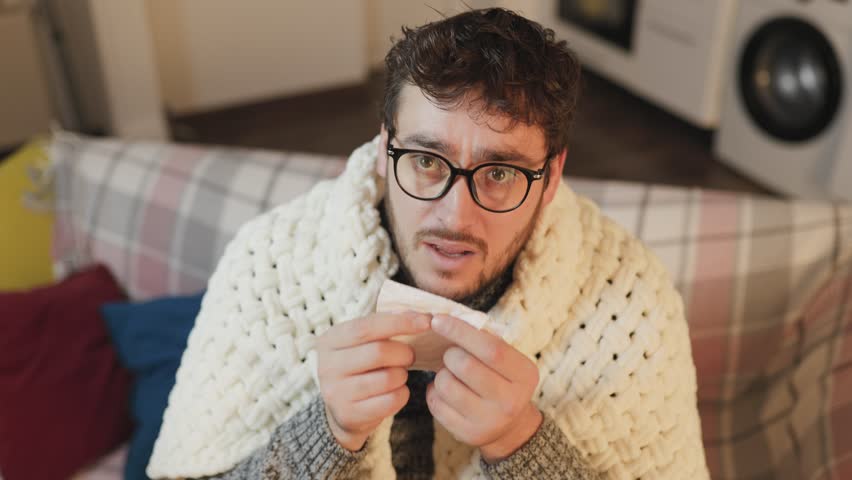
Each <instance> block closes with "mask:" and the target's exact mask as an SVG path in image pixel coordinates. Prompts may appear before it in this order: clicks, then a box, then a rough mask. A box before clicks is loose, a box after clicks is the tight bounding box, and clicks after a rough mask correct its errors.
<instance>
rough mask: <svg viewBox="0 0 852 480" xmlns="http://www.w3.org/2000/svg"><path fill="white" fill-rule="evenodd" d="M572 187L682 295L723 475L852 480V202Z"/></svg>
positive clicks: (716, 465) (710, 439)
mask: <svg viewBox="0 0 852 480" xmlns="http://www.w3.org/2000/svg"><path fill="white" fill-rule="evenodd" d="M569 183H570V184H571V185H572V187H573V188H574V190H575V191H577V192H578V193H581V194H584V195H586V196H588V197H590V198H592V199H593V200H595V201H596V202H597V203H598V204H599V205H600V206H601V209H602V210H603V211H604V212H605V213H606V214H607V215H608V216H610V217H611V218H613V219H614V220H616V221H617V222H618V223H620V224H621V225H623V226H624V227H625V228H627V229H628V230H630V231H631V232H633V233H634V234H635V235H636V236H637V237H639V238H641V239H642V240H643V241H644V242H645V244H646V245H648V246H649V247H650V248H651V249H652V250H654V251H655V252H656V253H657V255H658V256H659V257H660V258H661V260H662V261H663V263H664V264H665V265H666V267H667V268H668V270H669V272H670V273H671V274H672V279H673V280H674V282H675V284H676V285H677V287H678V289H679V290H680V292H681V293H682V295H683V299H684V303H685V307H686V315H687V319H688V320H689V324H690V337H691V339H692V348H693V358H694V359H695V364H696V367H697V371H698V372H697V373H698V384H699V387H698V397H699V398H698V401H699V410H700V414H701V419H702V429H703V436H704V446H705V449H706V454H707V462H708V466H709V468H710V472H711V476H712V478H714V479H758V478H761V479H769V478H771V479H841V478H844V479H845V478H852V431H850V430H849V425H852V368H850V366H852V205H839V204H838V205H832V204H828V203H815V202H805V201H784V200H774V199H768V198H763V197H756V196H746V195H737V194H732V193H722V192H713V191H701V190H697V189H685V188H671V187H660V186H647V185H636V184H627V183H620V182H600V181H590V180H580V179H574V180H570V181H569Z"/></svg>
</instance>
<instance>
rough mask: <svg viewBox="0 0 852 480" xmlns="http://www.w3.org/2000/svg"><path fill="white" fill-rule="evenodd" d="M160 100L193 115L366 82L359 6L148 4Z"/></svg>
mask: <svg viewBox="0 0 852 480" xmlns="http://www.w3.org/2000/svg"><path fill="white" fill-rule="evenodd" d="M147 6H148V15H149V20H150V25H151V31H152V35H153V40H154V45H155V51H156V54H157V63H158V69H159V72H160V85H161V87H162V92H163V98H164V101H165V103H166V105H167V107H168V108H169V110H171V111H172V112H174V113H178V114H182V113H192V112H197V111H203V110H210V109H215V108H221V107H226V106H229V105H235V104H240V103H246V102H252V101H258V100H263V99H268V98H275V97H280V96H284V95H289V94H298V93H304V92H307V91H312V90H322V89H327V88H333V87H336V86H341V85H346V84H352V83H358V82H361V81H363V80H364V79H365V78H366V75H367V71H368V64H367V28H366V21H367V19H366V16H367V11H366V7H365V0H346V1H339V0H286V1H282V0H240V1H233V0H148V2H147Z"/></svg>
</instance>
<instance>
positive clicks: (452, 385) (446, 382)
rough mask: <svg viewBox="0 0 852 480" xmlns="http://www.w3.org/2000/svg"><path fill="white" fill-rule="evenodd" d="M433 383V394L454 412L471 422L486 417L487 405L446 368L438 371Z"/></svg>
mask: <svg viewBox="0 0 852 480" xmlns="http://www.w3.org/2000/svg"><path fill="white" fill-rule="evenodd" d="M433 383H434V384H435V392H436V393H437V394H438V395H439V396H440V397H441V399H442V400H443V401H445V402H446V403H447V405H449V406H450V407H452V409H453V410H455V411H456V412H459V413H461V414H463V415H464V416H465V417H466V418H468V419H471V420H474V419H479V418H481V417H482V416H483V415H485V416H488V412H487V411H486V410H487V408H488V405H486V404H485V402H484V400H483V399H482V398H481V397H480V396H479V395H477V394H475V393H473V392H472V391H471V390H470V389H469V388H468V387H467V385H465V384H464V383H462V382H461V381H460V380H459V379H458V378H456V376H455V375H453V373H452V372H450V371H449V370H447V369H446V368H442V369H441V370H439V371H438V373H437V374H436V375H435V380H434V381H433Z"/></svg>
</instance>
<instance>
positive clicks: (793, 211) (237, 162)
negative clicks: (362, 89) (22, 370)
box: [52, 135, 852, 480]
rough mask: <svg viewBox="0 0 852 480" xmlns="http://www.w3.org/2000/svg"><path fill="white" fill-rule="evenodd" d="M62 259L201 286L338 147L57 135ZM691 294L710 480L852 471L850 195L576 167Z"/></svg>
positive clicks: (160, 289)
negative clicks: (821, 196)
mask: <svg viewBox="0 0 852 480" xmlns="http://www.w3.org/2000/svg"><path fill="white" fill-rule="evenodd" d="M52 154H53V160H54V165H55V166H56V168H57V196H58V204H59V205H60V208H59V212H58V215H57V222H58V224H57V228H55V229H54V231H55V234H56V238H55V245H54V251H55V258H56V259H57V260H58V261H59V265H61V266H64V267H65V268H66V269H67V268H78V267H79V266H81V265H83V264H86V263H88V262H92V261H101V262H104V263H107V264H108V265H109V266H110V267H111V268H113V270H114V272H115V273H116V278H117V279H118V280H119V281H120V282H122V283H124V284H125V285H126V286H127V288H128V291H129V294H130V296H131V297H132V298H135V299H146V298H151V297H154V296H160V295H166V294H171V295H181V294H188V293H192V292H194V291H197V290H200V289H201V288H203V287H204V286H205V284H206V280H207V278H208V276H209V275H210V273H211V272H212V271H213V269H214V268H215V266H216V262H217V261H218V259H219V257H220V256H221V254H222V252H223V251H224V246H225V244H226V243H227V242H228V240H230V238H231V237H232V236H233V234H234V233H235V232H236V230H237V228H238V227H239V226H240V225H241V224H242V223H244V222H245V221H247V220H248V219H250V218H251V217H253V216H255V215H257V214H258V213H260V212H263V211H265V210H267V209H268V208H270V207H272V206H274V205H277V204H280V203H282V202H285V201H287V200H288V199H291V198H293V197H294V196H296V195H298V194H300V193H302V192H304V191H306V190H307V189H309V188H310V187H311V186H312V185H313V184H314V183H315V182H316V181H318V180H320V179H323V178H328V177H332V176H335V175H337V174H338V173H339V172H341V171H342V169H343V165H344V163H343V162H344V159H342V158H338V157H325V156H319V155H307V154H289V153H273V152H266V151H257V150H244V149H231V148H205V147H199V146H185V145H184V146H179V145H167V144H165V145H164V144H153V143H145V142H139V143H120V142H116V141H112V140H90V139H84V138H79V137H71V136H68V135H61V136H59V137H58V138H57V139H56V140H55V141H54V143H53V147H52ZM568 182H569V184H570V185H571V186H572V188H573V189H574V190H575V191H577V192H578V193H580V194H582V195H585V196H587V197H589V198H591V199H592V200H594V201H595V202H596V203H598V205H600V206H601V210H602V211H603V212H604V213H605V214H606V215H608V216H609V217H611V218H613V219H614V220H615V221H617V222H618V223H619V224H621V225H623V226H624V227H625V228H626V229H628V230H629V231H631V232H632V233H633V234H635V235H636V236H637V237H639V238H641V239H642V240H643V241H644V242H645V244H646V245H648V246H649V247H650V248H651V249H652V250H654V251H655V252H656V253H657V255H658V256H659V257H660V259H661V260H662V261H663V263H664V264H665V265H666V267H667V268H668V270H669V272H670V273H671V275H672V279H673V281H674V283H675V285H676V286H677V288H678V289H679V290H680V292H681V293H682V295H683V298H684V303H685V306H686V312H687V319H688V320H689V323H690V335H691V337H692V347H693V357H694V359H695V363H696V367H697V369H698V382H699V391H698V397H699V410H700V413H701V418H702V425H703V434H704V444H705V448H706V453H707V461H708V466H709V467H710V471H711V475H712V478H715V479H734V478H736V479H757V478H779V479H784V478H790V479H794V478H795V479H802V478H804V479H815V480H816V479H840V478H852V432H849V431H847V430H844V429H842V428H841V426H843V425H850V424H852V369H850V368H849V365H850V363H852V206H849V205H833V204H828V203H814V202H804V201H784V200H774V199H768V198H764V197H757V196H748V195H741V194H733V193H723V192H715V191H707V190H699V189H686V188H677V187H663V186H652V185H639V184H632V183H623V182H612V181H599V180H588V179H579V178H569V179H568Z"/></svg>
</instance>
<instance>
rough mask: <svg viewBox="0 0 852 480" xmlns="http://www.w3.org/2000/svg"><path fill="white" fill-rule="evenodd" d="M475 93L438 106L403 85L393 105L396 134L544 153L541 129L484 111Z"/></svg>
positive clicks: (499, 114)
mask: <svg viewBox="0 0 852 480" xmlns="http://www.w3.org/2000/svg"><path fill="white" fill-rule="evenodd" d="M482 105H483V103H482V101H480V100H477V98H476V95H475V94H471V95H468V96H467V97H465V98H464V99H462V101H459V102H453V103H452V104H451V105H439V104H438V103H437V102H436V101H434V100H433V99H431V98H429V97H427V96H426V95H425V94H424V93H423V92H422V91H421V90H420V89H419V88H418V87H416V86H414V85H405V86H404V87H403V89H402V91H401V92H400V96H399V101H398V105H397V117H396V127H397V132H396V134H397V136H407V135H414V134H422V135H426V136H430V137H434V138H439V139H441V140H443V141H444V142H446V143H448V144H450V145H453V146H458V147H462V146H464V145H467V144H469V145H470V146H471V147H473V148H477V149H482V148H507V149H512V150H517V151H520V152H525V153H527V154H528V155H529V156H530V157H533V158H543V157H544V155H545V154H546V146H545V139H544V132H543V131H542V129H541V127H539V126H537V125H527V124H525V123H523V122H514V121H513V120H512V119H511V118H510V117H509V116H507V115H504V114H501V113H499V112H490V111H484V110H483V108H482Z"/></svg>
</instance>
